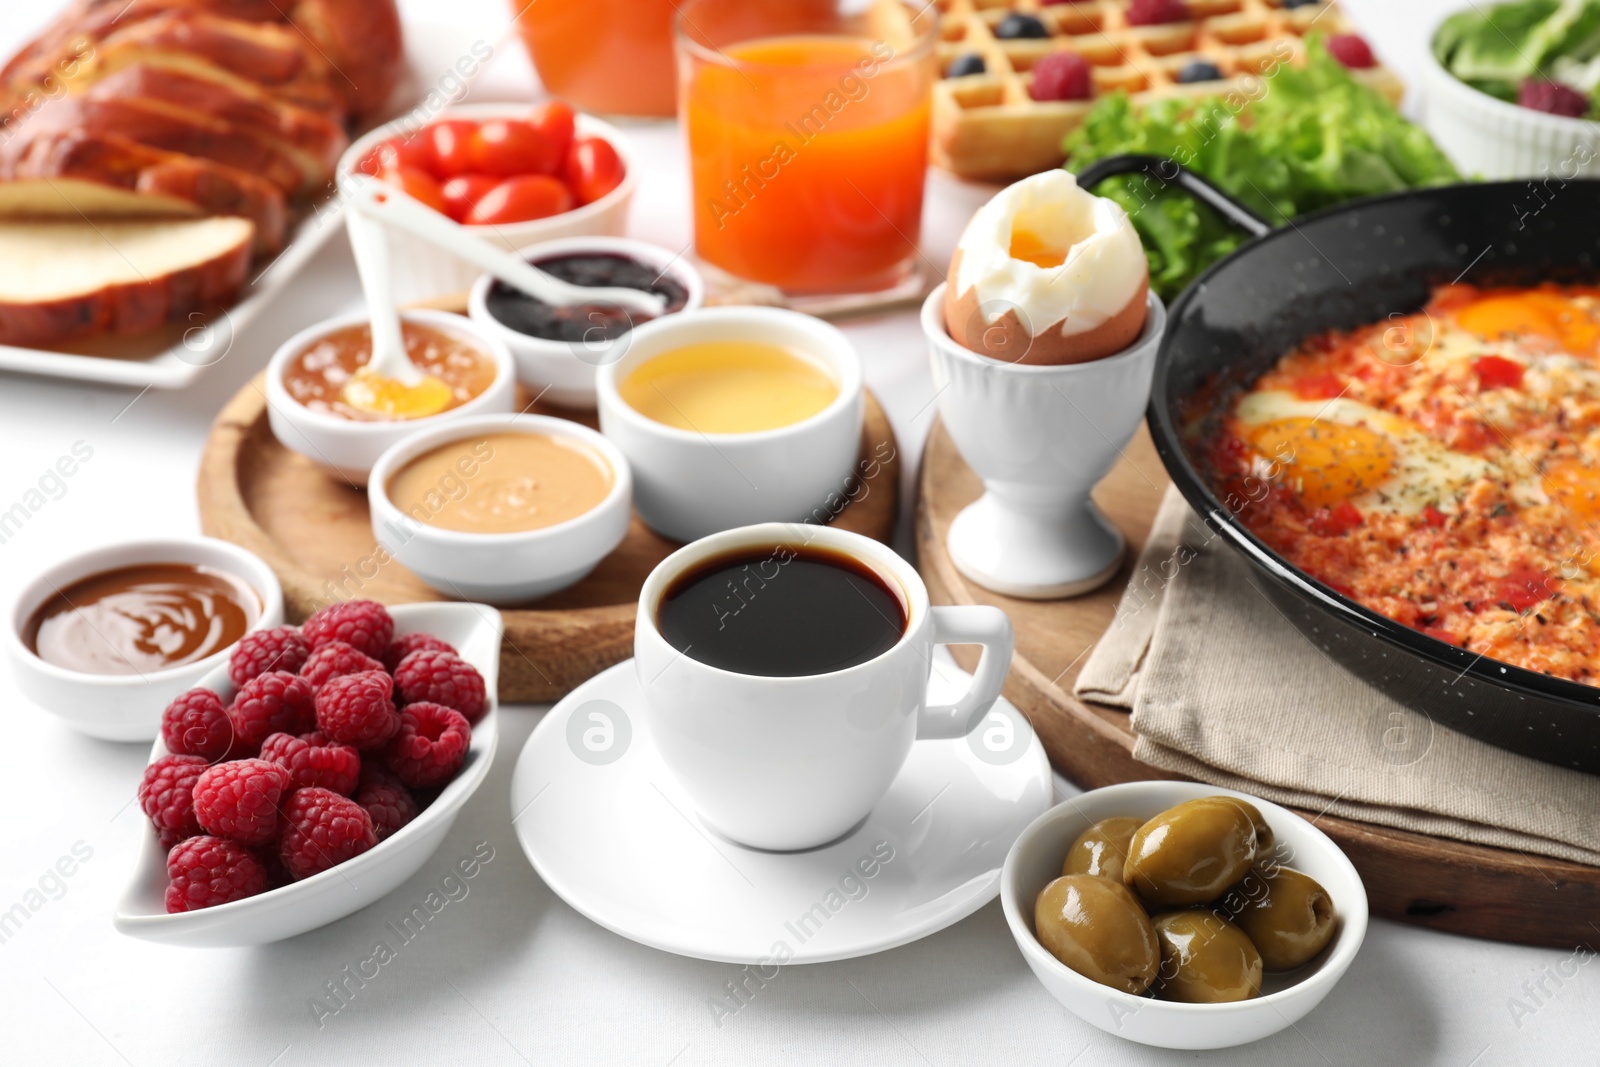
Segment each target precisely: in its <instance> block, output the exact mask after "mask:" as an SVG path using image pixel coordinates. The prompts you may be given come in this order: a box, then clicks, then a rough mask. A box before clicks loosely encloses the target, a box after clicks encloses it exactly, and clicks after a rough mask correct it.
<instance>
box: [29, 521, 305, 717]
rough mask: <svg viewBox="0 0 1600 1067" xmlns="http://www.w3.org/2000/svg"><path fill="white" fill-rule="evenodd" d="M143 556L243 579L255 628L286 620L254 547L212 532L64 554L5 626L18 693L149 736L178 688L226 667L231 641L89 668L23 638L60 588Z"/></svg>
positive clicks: (61, 711) (49, 707)
mask: <svg viewBox="0 0 1600 1067" xmlns="http://www.w3.org/2000/svg"><path fill="white" fill-rule="evenodd" d="M143 563H189V564H194V565H196V566H200V567H206V568H208V569H211V570H216V571H222V572H224V573H227V574H230V575H232V576H234V577H235V578H238V579H240V580H241V581H243V582H244V583H245V584H246V585H248V586H249V587H250V588H251V589H254V590H255V592H256V596H257V597H258V598H260V601H261V604H260V607H261V613H260V615H259V616H258V617H257V618H256V621H255V623H254V624H253V625H252V626H251V627H250V628H251V629H252V630H261V629H267V628H270V627H273V626H279V625H281V624H282V623H283V589H282V588H281V587H280V586H279V584H278V577H277V575H275V574H273V573H272V568H271V567H268V566H267V565H266V564H265V563H264V562H262V561H261V559H260V558H259V557H257V556H256V555H254V554H252V553H250V552H246V551H245V550H244V549H242V548H240V547H239V546H238V545H233V544H229V543H228V542H227V541H219V540H217V539H216V538H212V537H173V538H163V539H161V540H156V541H129V542H126V543H124V544H116V545H106V546H105V547H102V548H95V549H90V550H89V551H87V552H80V553H77V554H76V555H73V556H69V557H68V558H66V559H64V560H62V561H61V562H59V563H57V564H55V565H54V566H52V567H49V568H47V569H46V570H45V571H44V572H43V573H42V574H40V575H38V576H37V577H35V578H34V579H33V580H32V581H30V582H28V583H27V584H26V585H24V586H23V587H22V591H21V592H20V593H18V594H17V598H16V600H15V601H14V602H13V604H12V606H11V616H10V625H9V626H7V627H6V632H5V645H6V656H7V658H8V659H9V660H10V661H11V676H12V678H14V679H15V680H16V683H17V688H18V689H20V690H21V691H22V695H23V696H25V697H27V698H28V700H30V701H32V702H33V703H34V704H37V705H38V706H39V707H41V708H43V709H44V710H46V711H48V712H50V713H51V714H53V715H55V716H56V717H57V718H59V719H61V720H62V721H63V722H65V723H66V724H67V725H68V726H70V727H72V728H73V729H74V730H77V731H78V732H79V733H84V734H88V735H89V736H90V737H98V738H102V739H104V740H107V741H150V740H153V739H154V738H155V737H156V736H158V735H159V734H160V733H161V713H162V712H163V711H165V710H166V708H167V705H168V704H170V703H171V702H172V700H173V698H174V697H176V696H177V695H178V694H179V693H182V692H184V691H186V690H189V689H192V688H194V686H195V685H197V684H199V681H200V679H201V678H202V677H204V676H206V675H208V674H210V673H212V672H213V671H218V670H220V671H222V672H223V673H224V674H226V673H227V663H228V657H229V656H230V655H231V654H232V651H233V650H232V646H229V647H228V648H224V649H220V650H218V651H216V652H214V653H212V654H211V655H209V656H207V657H206V658H204V659H200V660H196V661H195V662H193V663H186V664H183V665H182V666H178V667H168V668H167V669H166V670H160V671H146V672H144V673H143V674H88V673H85V672H82V671H74V670H69V669H67V668H65V667H58V666H56V665H55V664H53V663H47V662H46V661H45V660H43V659H41V658H40V657H39V656H38V654H36V653H35V652H34V651H33V650H32V649H30V648H29V647H28V646H27V645H26V644H25V643H24V641H23V636H22V635H23V631H24V629H25V628H26V626H27V624H28V620H29V619H31V618H32V617H33V613H34V612H35V611H37V610H38V609H39V607H40V606H41V605H42V604H44V603H45V601H47V600H49V599H50V597H51V596H53V595H54V594H55V593H56V591H57V590H59V589H63V588H65V587H67V586H69V585H71V584H72V583H73V582H76V581H78V580H80V579H82V578H87V577H89V576H90V575H94V574H100V573H102V572H104V571H110V570H116V569H118V568H121V567H131V566H137V565H139V564H143Z"/></svg>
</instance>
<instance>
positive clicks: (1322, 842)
mask: <svg viewBox="0 0 1600 1067" xmlns="http://www.w3.org/2000/svg"><path fill="white" fill-rule="evenodd" d="M1210 796H1233V797H1240V798H1242V799H1245V800H1248V801H1250V802H1251V803H1252V804H1254V805H1255V806H1256V807H1257V808H1258V809H1260V811H1261V814H1262V816H1263V817H1264V818H1265V819H1266V821H1267V823H1268V824H1269V825H1270V826H1271V827H1272V831H1273V834H1274V836H1275V837H1276V839H1277V856H1278V862H1280V863H1281V864H1283V865H1284V866H1286V867H1291V868H1293V869H1294V870H1297V871H1300V872H1302V873H1304V874H1307V875H1309V876H1311V877H1312V878H1315V879H1316V880H1317V881H1318V882H1320V883H1321V884H1322V887H1323V888H1324V889H1326V890H1327V891H1328V895H1329V896H1330V897H1332V898H1333V907H1334V912H1335V914H1336V915H1337V917H1338V919H1337V921H1338V924H1339V928H1338V930H1337V931H1335V933H1334V938H1333V941H1332V943H1331V944H1330V945H1329V946H1328V947H1327V948H1325V949H1323V950H1322V952H1321V953H1320V954H1319V955H1318V956H1317V957H1316V958H1315V959H1313V960H1312V961H1311V962H1310V963H1308V964H1306V965H1305V966H1304V967H1301V968H1300V969H1298V970H1294V971H1288V972H1284V973H1281V974H1268V975H1266V976H1265V980H1264V982H1263V984H1262V995H1261V996H1259V997H1257V998H1256V999H1254V1000H1245V1001H1239V1002H1237V1003H1234V1004H1179V1003H1176V1002H1173V1001H1165V1000H1155V999H1153V998H1151V997H1136V996H1134V995H1133V994H1131V993H1124V992H1122V991H1121V990H1120V989H1112V988H1110V987H1109V986H1103V985H1100V984H1099V983H1098V982H1094V981H1091V980H1089V979H1088V978H1085V977H1084V976H1083V975H1081V974H1079V973H1078V972H1077V971H1074V970H1073V969H1072V968H1070V967H1068V966H1067V965H1066V964H1064V963H1062V962H1061V961H1060V960H1057V959H1056V958H1055V957H1054V956H1052V955H1051V954H1050V953H1049V951H1047V950H1046V949H1045V947H1044V946H1043V945H1041V944H1039V941H1038V938H1036V937H1035V936H1034V933H1033V908H1034V901H1035V899H1036V898H1037V897H1038V895H1039V891H1040V890H1041V889H1043V888H1044V887H1045V886H1046V885H1048V884H1049V883H1050V882H1051V881H1052V880H1053V879H1055V878H1056V877H1058V876H1059V875H1060V874H1061V864H1062V861H1063V860H1064V859H1065V858H1066V855H1067V849H1068V848H1070V847H1071V846H1072V843H1073V842H1074V841H1076V840H1077V839H1078V835H1080V834H1082V833H1083V831H1085V830H1087V829H1088V828H1089V827H1090V826H1092V825H1093V824H1094V823H1096V822H1099V821H1100V820H1101V819H1109V818H1111V817H1112V816H1117V815H1127V816H1133V817H1135V818H1142V819H1148V818H1151V817H1152V816H1155V815H1158V814H1160V813H1161V812H1163V811H1165V810H1167V809H1168V808H1170V807H1172V806H1173V805H1175V804H1181V803H1182V802H1183V801H1185V800H1193V799H1195V798H1197V797H1210ZM1000 902H1001V906H1002V908H1003V909H1004V910H1005V914H1006V923H1007V924H1008V925H1009V926H1010V927H1011V935H1012V936H1013V937H1015V938H1016V939H1017V946H1018V947H1019V948H1020V949H1022V958H1023V959H1025V960H1026V961H1027V963H1028V966H1029V967H1030V968H1031V969H1032V970H1033V973H1034V974H1035V975H1036V976H1037V977H1038V979H1039V981H1040V982H1042V983H1044V987H1045V988H1046V989H1047V990H1049V991H1050V995H1051V996H1053V997H1055V998H1056V999H1057V1000H1059V1001H1060V1002H1061V1003H1062V1004H1063V1005H1064V1006H1065V1007H1066V1008H1067V1009H1068V1010H1069V1011H1071V1012H1072V1013H1073V1014H1074V1015H1076V1016H1078V1018H1080V1019H1082V1020H1084V1021H1085V1022H1087V1023H1090V1024H1091V1025H1094V1026H1097V1027H1099V1028H1100V1029H1102V1030H1104V1031H1105V1032H1106V1033H1108V1034H1114V1035H1116V1036H1117V1037H1122V1038H1127V1039H1128V1040H1129V1041H1137V1042H1139V1043H1140V1044H1142V1045H1154V1046H1156V1047H1158V1048H1173V1049H1207V1048H1231V1047H1232V1046H1234V1045H1243V1044H1247V1043H1249V1042H1251V1041H1259V1040H1260V1039H1261V1038H1263V1037H1267V1036H1269V1035H1271V1034H1275V1033H1277V1032H1278V1031H1279V1030H1282V1029H1285V1028H1286V1027H1288V1026H1290V1025H1292V1024H1294V1023H1295V1022H1298V1021H1299V1020H1300V1019H1301V1018H1302V1017H1303V1016H1304V1015H1305V1014H1306V1013H1307V1012H1309V1011H1310V1010H1311V1009H1312V1008H1314V1007H1316V1006H1317V1005H1318V1004H1319V1003H1321V1001H1322V998H1323V997H1325V996H1327V995H1328V992H1329V990H1331V989H1332V988H1333V987H1334V985H1335V984H1336V983H1337V982H1338V981H1339V979H1340V978H1341V977H1343V975H1344V972H1345V971H1346V970H1347V969H1348V968H1349V966H1350V962H1351V961H1352V960H1354V959H1355V955H1356V951H1357V950H1358V949H1359V948H1360V947H1361V941H1362V938H1364V937H1365V936H1366V933H1367V891H1366V888H1365V887H1364V886H1362V884H1361V876H1360V875H1358V874H1357V873H1356V869H1355V867H1354V866H1352V865H1351V863H1350V861H1349V860H1348V859H1346V858H1345V854H1344V853H1343V852H1341V851H1339V846H1338V845H1335V844H1334V843H1333V842H1332V841H1330V840H1329V839H1328V836H1327V835H1326V834H1324V833H1323V832H1322V831H1321V830H1318V829H1317V828H1316V827H1315V826H1312V825H1311V824H1310V823H1309V822H1307V821H1306V820H1304V819H1302V818H1301V817H1300V816H1298V815H1296V814H1294V813H1293V812H1292V811H1290V810H1289V809H1287V808H1284V807H1281V806H1279V805H1277V804H1274V803H1272V802H1271V801H1269V800H1262V799H1261V798H1260V797H1255V796H1251V795H1250V794H1249V793H1240V792H1238V791H1236V790H1232V789H1220V788H1218V787H1217V786H1213V785H1205V784H1203V783H1199V782H1165V781H1155V782H1129V783H1127V784H1124V785H1112V786H1106V787H1105V788H1104V789H1094V790H1091V791H1089V792H1087V793H1084V794H1083V795H1081V796H1077V797H1073V798H1072V799H1070V800H1068V801H1066V802H1065V803H1062V804H1058V805H1056V806H1055V807H1053V808H1051V809H1050V810H1049V811H1047V812H1045V813H1044V814H1043V815H1041V816H1039V817H1038V818H1037V819H1035V820H1034V821H1033V822H1032V823H1031V824H1030V825H1029V826H1028V828H1027V829H1026V830H1024V831H1022V836H1021V837H1019V838H1017V841H1016V843H1015V844H1014V845H1012V846H1011V852H1010V854H1009V855H1007V856H1006V862H1005V866H1004V867H1003V868H1002V869H1001V872H1000Z"/></svg>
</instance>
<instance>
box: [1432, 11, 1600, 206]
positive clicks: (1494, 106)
mask: <svg viewBox="0 0 1600 1067" xmlns="http://www.w3.org/2000/svg"><path fill="white" fill-rule="evenodd" d="M1438 33H1439V27H1438V26H1435V27H1434V30H1433V32H1432V33H1430V34H1429V35H1428V42H1427V48H1426V52H1427V55H1426V56H1425V57H1424V59H1423V61H1422V62H1423V68H1422V72H1423V86H1424V89H1425V90H1426V98H1425V100H1424V103H1423V116H1424V119H1423V125H1424V126H1426V127H1427V130H1428V132H1429V133H1430V134H1432V135H1433V138H1434V140H1436V141H1438V142H1439V147H1440V148H1442V149H1444V151H1445V153H1446V154H1447V155H1448V156H1449V157H1450V158H1451V160H1453V161H1454V162H1455V164H1456V166H1457V167H1459V168H1460V169H1461V173H1462V174H1463V175H1465V176H1467V177H1469V178H1471V177H1478V178H1483V179H1486V180H1489V181H1498V180H1503V179H1507V178H1543V179H1553V180H1555V181H1558V182H1559V181H1565V180H1570V179H1572V178H1578V177H1585V176H1589V175H1593V174H1597V173H1600V122H1592V121H1590V120H1588V119H1574V118H1568V117H1567V116H1565V115H1547V114H1545V113H1544V112H1542V111H1534V110H1533V109H1531V108H1526V107H1520V106H1518V105H1516V104H1512V103H1508V102H1506V101H1504V100H1500V99H1497V98H1495V97H1493V96H1490V95H1489V94H1488V93H1485V92H1480V91H1479V90H1477V89H1474V88H1473V87H1472V86H1470V85H1468V84H1467V83H1466V82H1463V81H1461V80H1460V79H1459V78H1457V77H1456V76H1455V75H1454V74H1451V73H1450V72H1449V71H1448V70H1446V69H1445V68H1444V67H1443V65H1441V64H1440V62H1439V60H1438V57H1437V56H1435V55H1434V53H1433V42H1434V39H1435V38H1436V37H1437V36H1438ZM1546 195H1548V194H1546ZM1539 203H1540V198H1539V197H1537V196H1535V195H1534V193H1533V192H1532V191H1531V190H1530V192H1529V195H1528V203H1527V205H1525V209H1526V210H1528V211H1536V210H1537V208H1538V206H1539ZM1514 207H1516V205H1507V210H1512V209H1513V208H1514Z"/></svg>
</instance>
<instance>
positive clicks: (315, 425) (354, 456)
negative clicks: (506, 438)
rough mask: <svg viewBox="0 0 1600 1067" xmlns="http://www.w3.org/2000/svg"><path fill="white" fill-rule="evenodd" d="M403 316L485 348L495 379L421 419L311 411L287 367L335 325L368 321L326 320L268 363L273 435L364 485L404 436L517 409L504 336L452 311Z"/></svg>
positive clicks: (360, 314)
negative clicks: (294, 389)
mask: <svg viewBox="0 0 1600 1067" xmlns="http://www.w3.org/2000/svg"><path fill="white" fill-rule="evenodd" d="M400 318H401V319H402V320H403V321H405V322H413V323H417V324H419V325H423V326H431V327H433V328H434V329H436V330H438V331H440V332H441V333H447V334H451V335H453V336H455V337H456V338H457V339H458V340H461V341H464V342H466V343H467V344H470V345H473V346H474V347H476V348H478V349H479V350H481V351H482V352H483V353H484V354H485V355H486V356H488V357H489V358H490V360H492V361H493V362H494V367H495V374H494V381H492V382H490V383H489V387H488V388H487V389H485V390H484V391H483V392H481V393H479V394H478V395H477V396H475V397H473V398H472V399H471V400H469V401H467V402H466V403H465V404H462V405H461V406H460V407H457V408H451V409H450V410H449V411H442V412H440V413H439V414H437V415H429V416H428V417H426V418H421V419H395V420H392V421H387V422H357V421H356V420H354V419H342V418H340V417H339V416H337V415H330V414H328V413H327V412H322V411H312V410H311V409H310V408H308V407H306V406H305V405H304V404H302V403H300V402H299V401H298V400H296V399H294V397H292V396H290V395H289V390H288V389H286V388H285V387H284V384H283V372H284V370H285V369H286V368H287V367H288V366H289V363H290V361H291V360H293V359H294V358H295V357H296V356H298V355H299V354H300V353H301V352H304V351H305V350H306V349H307V348H309V347H310V346H311V344H312V342H314V341H316V340H318V339H319V338H321V337H324V336H326V335H327V334H330V333H333V332H334V331H336V330H342V329H344V328H346V327H348V326H360V325H361V324H363V323H365V322H367V321H368V318H367V314H366V312H364V311H357V312H352V313H350V314H348V315H340V316H338V317H337V318H332V319H327V320H326V321H323V322H319V323H317V324H316V325H315V326H307V327H306V328H305V329H303V330H301V331H300V332H299V333H297V334H295V335H294V336H293V337H291V338H289V339H288V340H287V341H285V342H284V343H283V344H282V345H281V346H280V347H279V348H278V350H277V351H276V352H274V353H273V355H272V359H271V360H270V361H269V362H268V363H267V422H268V424H269V425H270V426H271V427H272V433H273V436H274V437H276V438H277V439H278V440H279V441H280V442H281V443H282V444H283V446H284V447H285V448H287V449H290V450H291V451H294V452H298V453H300V454H301V455H302V456H305V457H306V458H307V459H309V460H311V461H312V462H313V463H316V464H318V465H319V466H323V467H327V468H329V469H331V470H332V471H333V472H334V473H335V474H337V475H339V476H340V477H341V478H344V479H346V480H347V481H349V482H350V483H351V484H353V485H358V486H360V485H365V484H366V483H367V473H368V472H369V471H371V470H372V465H373V464H374V463H376V462H377V461H378V457H379V456H381V455H382V454H383V452H384V450H385V449H387V448H388V447H390V446H391V445H393V444H394V443H395V442H397V441H399V440H401V439H402V438H405V437H407V436H409V435H410V434H413V433H415V432H417V431H418V430H422V429H426V428H428V427H432V426H437V425H440V424H442V423H449V422H457V421H459V420H461V419H464V418H471V417H472V416H474V415H500V414H506V413H509V412H511V411H512V410H514V409H515V408H516V400H517V370H516V365H515V363H513V362H512V359H511V352H510V350H509V349H507V348H506V346H505V343H504V342H503V341H501V340H500V338H498V337H496V336H494V335H492V334H490V333H489V332H488V331H487V330H484V329H482V328H480V327H479V326H477V325H476V324H475V323H473V321H472V320H471V319H468V318H466V317H465V316H463V315H453V314H451V313H450V312H448V311H402V312H401V313H400Z"/></svg>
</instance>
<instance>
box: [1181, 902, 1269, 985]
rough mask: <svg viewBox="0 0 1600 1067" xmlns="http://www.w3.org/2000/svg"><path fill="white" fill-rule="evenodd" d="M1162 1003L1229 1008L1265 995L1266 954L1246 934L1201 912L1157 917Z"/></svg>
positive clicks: (1210, 914)
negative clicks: (1263, 964)
mask: <svg viewBox="0 0 1600 1067" xmlns="http://www.w3.org/2000/svg"><path fill="white" fill-rule="evenodd" d="M1155 928H1156V938H1157V940H1159V941H1160V942H1161V976H1160V978H1158V979H1157V981H1156V984H1155V990H1156V996H1158V997H1160V998H1161V999H1162V1000H1179V1001H1183V1002H1184V1003H1186V1004H1224V1003H1228V1002H1230V1001H1235V1000H1249V999H1251V998H1252V997H1259V996H1260V995H1261V953H1259V952H1257V951H1256V947H1255V945H1253V944H1251V943H1250V939H1249V938H1248V937H1246V936H1245V935H1244V931H1243V930H1240V929H1239V928H1238V927H1237V926H1235V925H1233V924H1232V923H1230V922H1229V921H1228V920H1226V919H1224V918H1222V917H1221V916H1220V915H1217V914H1216V913H1214V912H1210V911H1206V910H1204V909H1202V908H1193V909H1190V910H1188V911H1173V912H1168V913H1167V914H1165V915H1160V916H1157V917H1156V920H1155Z"/></svg>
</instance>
